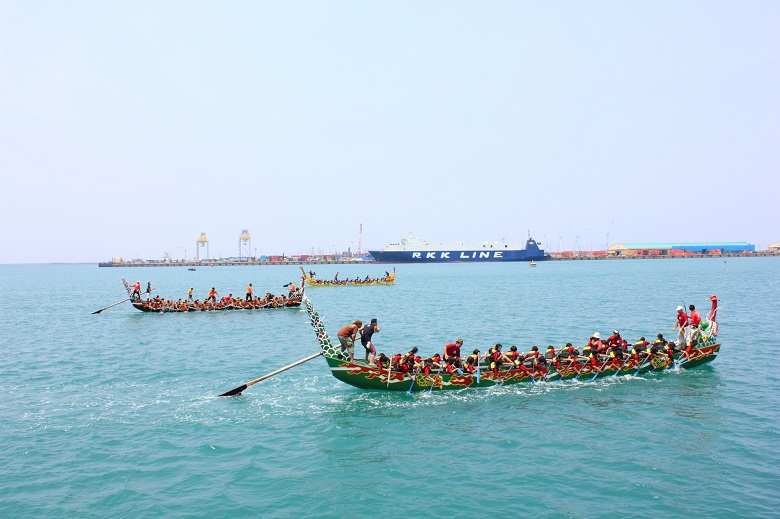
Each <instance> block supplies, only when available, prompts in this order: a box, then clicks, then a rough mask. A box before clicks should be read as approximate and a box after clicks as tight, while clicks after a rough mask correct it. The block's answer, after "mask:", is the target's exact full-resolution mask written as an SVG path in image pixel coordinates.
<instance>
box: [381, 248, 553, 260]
mask: <svg viewBox="0 0 780 519" xmlns="http://www.w3.org/2000/svg"><path fill="white" fill-rule="evenodd" d="M368 252H369V253H370V254H371V256H373V257H374V259H375V260H376V262H377V263H489V262H497V261H543V260H545V259H547V257H546V256H545V255H544V251H539V252H535V251H533V252H531V251H526V250H508V249H504V250H492V249H491V250H483V249H480V250H435V251H421V250H400V251H384V250H381V251H376V250H372V251H368Z"/></svg>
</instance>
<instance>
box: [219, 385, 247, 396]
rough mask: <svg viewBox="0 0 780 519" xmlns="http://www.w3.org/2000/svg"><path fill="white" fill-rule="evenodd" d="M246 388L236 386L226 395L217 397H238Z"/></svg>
mask: <svg viewBox="0 0 780 519" xmlns="http://www.w3.org/2000/svg"><path fill="white" fill-rule="evenodd" d="M246 388H247V385H246V384H244V385H243V386H238V387H237V388H235V389H231V390H230V391H228V392H227V393H222V394H221V395H219V396H236V395H240V394H241V393H242V392H243V391H244V390H245V389H246Z"/></svg>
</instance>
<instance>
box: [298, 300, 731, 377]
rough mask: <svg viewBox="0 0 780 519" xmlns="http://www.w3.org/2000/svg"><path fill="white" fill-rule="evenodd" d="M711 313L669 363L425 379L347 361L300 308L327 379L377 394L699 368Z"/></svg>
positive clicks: (710, 333)
mask: <svg viewBox="0 0 780 519" xmlns="http://www.w3.org/2000/svg"><path fill="white" fill-rule="evenodd" d="M710 301H711V302H712V309H711V310H710V312H709V314H708V317H707V319H706V320H702V321H701V323H699V327H698V332H699V334H698V337H697V339H696V344H695V345H694V348H693V349H692V350H691V352H690V354H685V353H682V352H677V353H675V354H674V358H671V357H670V356H668V355H665V354H657V355H650V356H649V358H647V357H644V358H643V357H640V358H639V359H635V358H632V357H630V356H628V357H625V358H624V359H622V360H620V361H614V360H607V361H604V362H599V363H598V364H596V365H593V363H591V362H589V361H588V359H585V358H582V357H579V358H577V359H574V360H573V361H571V362H569V363H568V364H566V363H565V362H563V363H561V362H559V363H557V365H556V363H554V362H552V363H548V364H547V365H545V366H539V365H538V364H537V365H528V364H524V365H521V366H518V367H512V368H509V367H508V368H509V369H499V370H497V371H494V370H491V369H488V368H487V366H486V365H484V364H483V365H481V366H480V367H479V368H478V370H477V372H476V373H475V374H470V373H452V374H449V373H446V372H444V371H438V370H437V371H433V372H432V373H431V374H430V375H424V374H422V373H416V374H411V373H403V372H400V371H394V370H392V369H391V368H379V367H377V366H374V365H369V364H367V363H365V362H364V361H355V362H350V361H349V358H348V357H346V356H345V354H343V353H342V351H341V347H340V344H339V343H338V342H336V343H335V344H334V343H333V342H332V341H331V339H330V337H329V336H328V333H327V331H326V330H325V325H324V323H323V320H322V318H321V317H320V315H319V313H318V312H317V310H315V309H314V306H313V304H312V302H311V300H310V299H309V298H308V297H306V296H304V297H303V306H304V308H305V309H306V312H307V313H308V314H309V319H310V322H311V325H312V328H313V329H314V332H315V333H316V335H317V341H318V342H319V345H320V348H321V349H322V351H321V353H318V354H316V355H313V356H312V357H311V358H314V357H317V356H319V355H322V356H323V357H325V361H326V362H327V363H328V367H329V368H330V372H331V374H332V375H333V376H334V377H336V378H337V379H339V380H340V381H342V382H344V383H346V384H349V385H351V386H355V387H357V388H360V389H377V390H384V391H408V392H410V391H433V390H437V391H438V390H450V389H464V388H474V387H493V386H498V385H510V384H520V383H531V384H534V383H538V382H543V381H563V380H582V381H590V380H596V379H599V378H606V377H610V376H625V375H633V376H636V375H643V374H646V373H651V372H658V371H663V370H668V369H677V368H683V369H690V368H695V367H697V366H701V365H703V364H706V363H708V362H711V361H713V360H714V359H715V357H716V356H717V354H718V351H719V350H720V343H719V342H718V341H717V335H718V323H717V321H716V314H717V306H718V299H717V298H716V297H715V296H712V297H710Z"/></svg>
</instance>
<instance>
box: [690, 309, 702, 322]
mask: <svg viewBox="0 0 780 519" xmlns="http://www.w3.org/2000/svg"><path fill="white" fill-rule="evenodd" d="M700 322H701V316H700V315H699V312H697V311H696V310H694V311H692V312H691V324H692V325H693V326H699V323H700Z"/></svg>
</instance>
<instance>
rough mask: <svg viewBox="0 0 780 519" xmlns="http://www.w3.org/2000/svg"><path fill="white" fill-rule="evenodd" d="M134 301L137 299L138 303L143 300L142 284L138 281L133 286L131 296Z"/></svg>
mask: <svg viewBox="0 0 780 519" xmlns="http://www.w3.org/2000/svg"><path fill="white" fill-rule="evenodd" d="M130 297H131V298H132V299H135V300H136V301H138V300H140V299H141V282H140V281H136V282H135V283H134V284H133V295H132V296H130Z"/></svg>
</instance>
